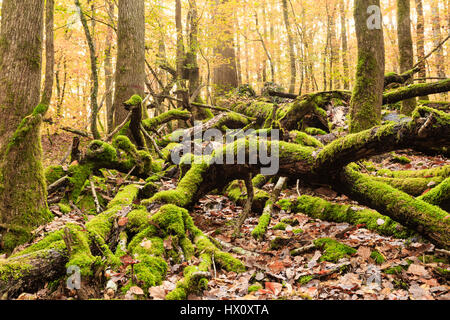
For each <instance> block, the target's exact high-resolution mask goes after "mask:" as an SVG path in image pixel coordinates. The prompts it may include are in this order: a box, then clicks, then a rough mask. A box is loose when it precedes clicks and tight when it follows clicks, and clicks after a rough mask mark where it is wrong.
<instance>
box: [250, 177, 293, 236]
mask: <svg viewBox="0 0 450 320" xmlns="http://www.w3.org/2000/svg"><path fill="white" fill-rule="evenodd" d="M286 182H287V178H285V177H281V178H279V179H278V182H277V184H276V185H275V188H274V189H273V191H272V195H271V197H270V199H269V200H267V202H266V205H265V206H264V210H263V213H262V215H261V217H260V218H259V220H258V225H257V226H256V227H255V228H254V229H253V231H252V237H253V238H255V239H259V240H261V239H263V238H264V235H265V234H266V232H267V228H268V227H269V224H270V220H271V218H272V211H273V205H274V203H275V202H276V201H277V200H278V197H279V196H280V193H281V191H282V189H283V187H284V185H285V184H286Z"/></svg>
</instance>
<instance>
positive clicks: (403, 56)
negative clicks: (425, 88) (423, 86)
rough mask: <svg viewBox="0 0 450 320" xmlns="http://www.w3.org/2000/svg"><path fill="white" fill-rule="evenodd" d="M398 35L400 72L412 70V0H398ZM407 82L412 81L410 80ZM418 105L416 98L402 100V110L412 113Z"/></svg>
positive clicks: (407, 113)
mask: <svg viewBox="0 0 450 320" xmlns="http://www.w3.org/2000/svg"><path fill="white" fill-rule="evenodd" d="M397 25H398V27H397V36H398V52H399V54H400V59H399V61H400V72H401V73H403V72H406V71H408V70H411V69H412V68H413V65H414V53H413V42H412V36H411V18H410V0H397ZM407 83H411V81H408V82H407ZM415 107H416V100H415V99H410V100H405V101H403V102H402V108H401V112H402V113H403V114H406V115H411V113H412V112H413V111H414V109H415Z"/></svg>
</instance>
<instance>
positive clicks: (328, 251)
mask: <svg viewBox="0 0 450 320" xmlns="http://www.w3.org/2000/svg"><path fill="white" fill-rule="evenodd" d="M314 245H315V246H316V247H318V248H321V249H322V251H323V253H322V256H321V257H320V259H319V261H329V262H335V263H336V262H338V261H339V260H340V259H342V258H345V257H348V256H349V255H352V254H355V253H356V250H355V249H353V248H352V247H349V246H347V245H345V244H342V243H340V242H338V241H336V240H333V239H330V238H321V239H317V240H315V241H314Z"/></svg>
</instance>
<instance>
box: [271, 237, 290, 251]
mask: <svg viewBox="0 0 450 320" xmlns="http://www.w3.org/2000/svg"><path fill="white" fill-rule="evenodd" d="M285 245H286V238H282V237H275V238H274V239H273V240H272V241H270V250H279V249H281V248H282V247H283V246H285Z"/></svg>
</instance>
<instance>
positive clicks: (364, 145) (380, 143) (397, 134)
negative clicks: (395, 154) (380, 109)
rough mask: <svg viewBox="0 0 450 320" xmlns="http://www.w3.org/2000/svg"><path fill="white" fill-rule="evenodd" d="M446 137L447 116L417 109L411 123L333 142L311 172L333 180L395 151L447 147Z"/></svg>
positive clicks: (449, 117)
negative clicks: (364, 161)
mask: <svg viewBox="0 0 450 320" xmlns="http://www.w3.org/2000/svg"><path fill="white" fill-rule="evenodd" d="M449 136H450V115H448V114H447V113H444V112H442V111H438V110H434V109H430V108H427V107H418V108H417V109H416V110H415V111H414V113H413V120H412V121H409V122H406V123H399V124H388V125H384V126H377V127H374V128H372V129H369V130H366V131H363V132H360V133H357V134H350V135H347V136H345V137H343V138H341V139H337V140H335V141H333V142H332V143H330V144H329V145H327V146H325V147H324V148H323V149H322V150H321V151H320V152H318V154H317V156H316V159H315V161H314V169H313V170H314V172H316V173H317V174H321V175H322V174H323V175H325V176H333V175H335V174H336V173H338V172H340V170H341V168H343V167H344V166H345V165H347V164H349V163H351V162H354V161H357V160H359V159H362V158H369V157H371V156H374V155H377V154H382V153H385V152H389V151H393V150H396V149H405V148H425V147H426V148H428V147H430V146H431V145H433V146H436V147H438V146H440V147H450V140H449V139H448V137H449Z"/></svg>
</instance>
